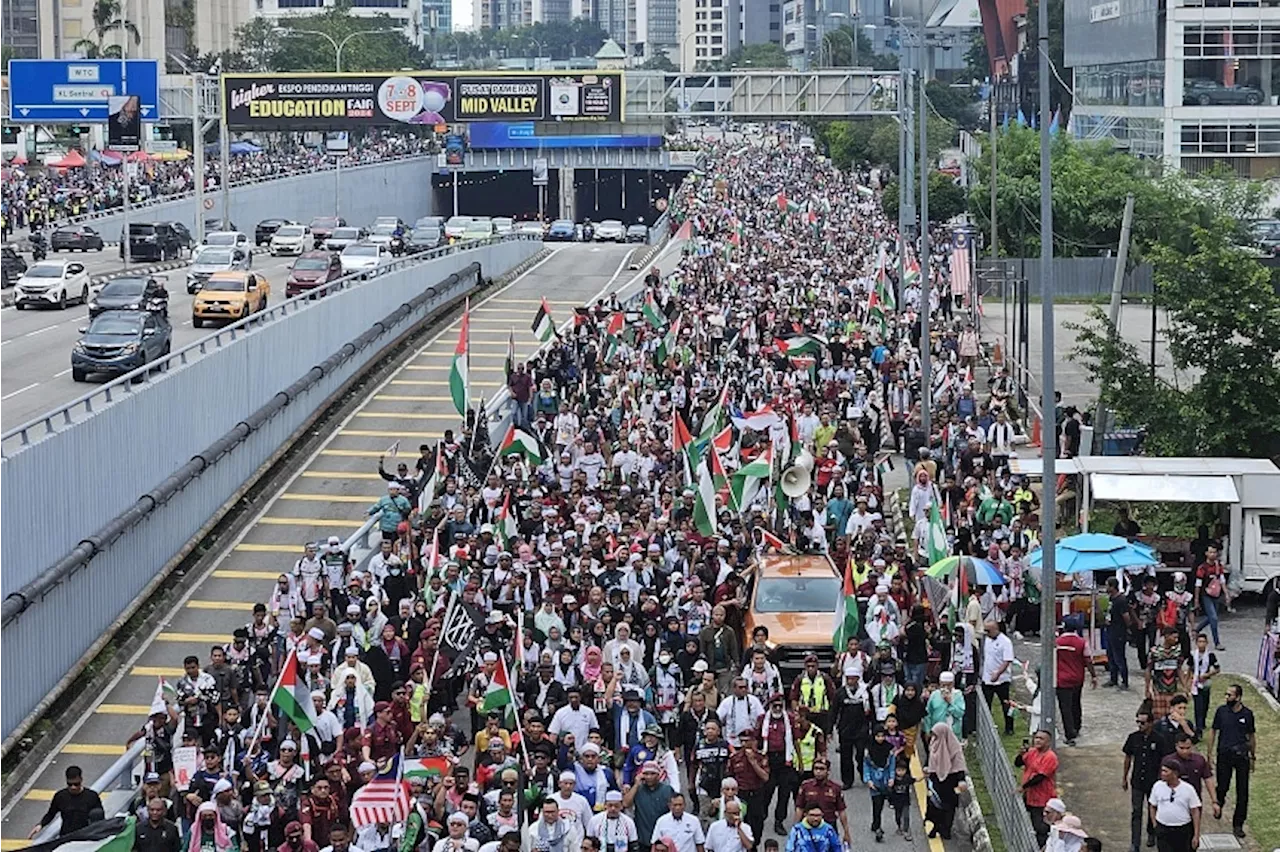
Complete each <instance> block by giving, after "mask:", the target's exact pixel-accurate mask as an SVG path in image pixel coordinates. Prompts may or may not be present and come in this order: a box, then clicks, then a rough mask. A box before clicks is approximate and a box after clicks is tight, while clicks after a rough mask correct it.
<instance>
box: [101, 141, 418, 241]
mask: <svg viewBox="0 0 1280 852" xmlns="http://www.w3.org/2000/svg"><path fill="white" fill-rule="evenodd" d="M434 166H435V157H416V158H413V159H405V160H394V161H391V162H387V163H371V164H369V165H366V166H353V167H351V168H344V169H342V172H341V175H340V176H339V173H338V172H337V171H336V170H333V169H330V170H328V171H322V172H314V173H312V174H306V175H298V176H296V177H287V178H280V179H278V180H272V181H264V182H262V183H255V184H248V185H245V186H238V187H233V188H232V189H231V210H230V213H231V215H230V219H231V221H232V222H234V223H235V224H236V226H237V227H238V228H239V229H240V230H242V231H244V232H245V233H247V234H249V235H250V236H252V235H253V226H254V225H256V224H257V223H258V222H260V221H261V220H263V219H270V218H273V217H277V216H283V217H285V218H288V219H295V220H297V221H299V222H309V221H311V219H312V218H313V217H315V216H332V215H334V206H335V201H336V202H337V204H336V206H337V208H338V211H337V212H338V215H340V216H342V217H343V218H345V219H346V220H347V221H348V222H350V223H352V224H353V225H368V224H370V223H371V222H373V220H374V219H375V218H377V217H378V216H399V217H400V218H401V219H404V220H405V221H406V222H409V223H412V222H413V221H414V220H415V219H417V218H419V217H421V216H429V215H431V213H432V210H431V172H432V169H433V167H434ZM205 204H206V209H205V210H204V216H203V218H205V219H210V218H221V217H222V192H221V191H218V190H215V191H213V192H207V193H205ZM196 219H197V216H196V201H195V199H194V198H184V199H181V200H178V201H166V202H164V203H162V204H154V205H148V206H147V207H144V208H140V209H139V210H136V211H133V212H132V213H131V214H130V216H129V220H130V221H132V222H170V221H178V222H182V223H184V224H186V226H187V227H188V228H191V229H192V233H193V234H194V233H195V223H196ZM123 221H124V219H123V217H121V216H120V215H119V214H113V215H110V216H103V217H102V218H100V219H96V220H94V221H93V222H92V223H91V224H92V225H93V227H94V228H96V229H97V230H98V231H99V232H101V234H102V236H103V239H106V240H108V241H112V240H118V239H119V238H120V226H121V224H122V223H123Z"/></svg>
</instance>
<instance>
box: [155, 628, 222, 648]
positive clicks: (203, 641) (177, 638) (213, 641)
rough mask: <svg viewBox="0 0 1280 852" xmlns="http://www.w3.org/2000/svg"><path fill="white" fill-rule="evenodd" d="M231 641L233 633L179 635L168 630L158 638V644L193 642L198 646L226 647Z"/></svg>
mask: <svg viewBox="0 0 1280 852" xmlns="http://www.w3.org/2000/svg"><path fill="white" fill-rule="evenodd" d="M229 639H231V632H230V631H228V632H226V633H179V632H177V631H174V632H170V631H168V630H166V631H164V632H163V633H160V634H159V635H157V636H156V641H157V642H193V643H195V644H198V645H225V644H226V643H227V641H228V640H229Z"/></svg>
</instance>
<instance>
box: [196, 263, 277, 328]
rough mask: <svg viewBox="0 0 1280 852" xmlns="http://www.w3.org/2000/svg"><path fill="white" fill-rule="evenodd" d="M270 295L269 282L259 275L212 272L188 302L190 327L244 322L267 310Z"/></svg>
mask: <svg viewBox="0 0 1280 852" xmlns="http://www.w3.org/2000/svg"><path fill="white" fill-rule="evenodd" d="M270 295H271V283H270V282H269V281H267V279H266V278H265V277H263V275H262V274H261V273H258V272H248V271H244V270H231V271H226V272H215V273H213V275H211V276H209V280H208V281H207V282H206V283H205V285H204V286H203V287H202V288H201V289H200V292H198V293H196V298H195V301H193V302H192V303H191V324H192V325H193V326H195V327H196V328H200V327H201V326H203V325H204V324H205V322H206V321H220V320H239V319H244V318H245V317H247V316H249V314H253V313H257V312H258V311H264V310H266V308H267V298H268V297H269V296H270Z"/></svg>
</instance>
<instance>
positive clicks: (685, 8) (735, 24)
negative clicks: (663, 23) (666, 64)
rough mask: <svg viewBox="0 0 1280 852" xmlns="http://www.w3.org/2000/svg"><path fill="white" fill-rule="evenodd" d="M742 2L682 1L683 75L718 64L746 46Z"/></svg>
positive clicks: (680, 10)
mask: <svg viewBox="0 0 1280 852" xmlns="http://www.w3.org/2000/svg"><path fill="white" fill-rule="evenodd" d="M741 8H742V7H741V2H740V0H679V7H678V16H679V30H678V33H679V36H680V51H679V53H680V60H679V65H680V69H681V70H682V71H694V70H697V69H698V68H700V67H705V66H706V65H707V64H708V63H712V62H717V61H719V60H721V59H723V58H724V57H725V56H727V55H729V54H730V53H732V52H733V51H734V50H736V49H737V48H738V46H739V45H740V44H741V43H742V42H741V37H742V25H741V23H740V20H739V14H740V12H741Z"/></svg>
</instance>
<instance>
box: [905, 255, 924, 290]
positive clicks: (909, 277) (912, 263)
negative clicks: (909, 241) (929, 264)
mask: <svg viewBox="0 0 1280 852" xmlns="http://www.w3.org/2000/svg"><path fill="white" fill-rule="evenodd" d="M903 275H904V277H905V279H906V280H904V281H903V282H902V283H903V284H904V285H905V286H907V287H911V286H913V285H919V284H920V261H918V260H916V259H915V258H914V257H913V258H911V260H909V261H907V264H906V266H904V267H903Z"/></svg>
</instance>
